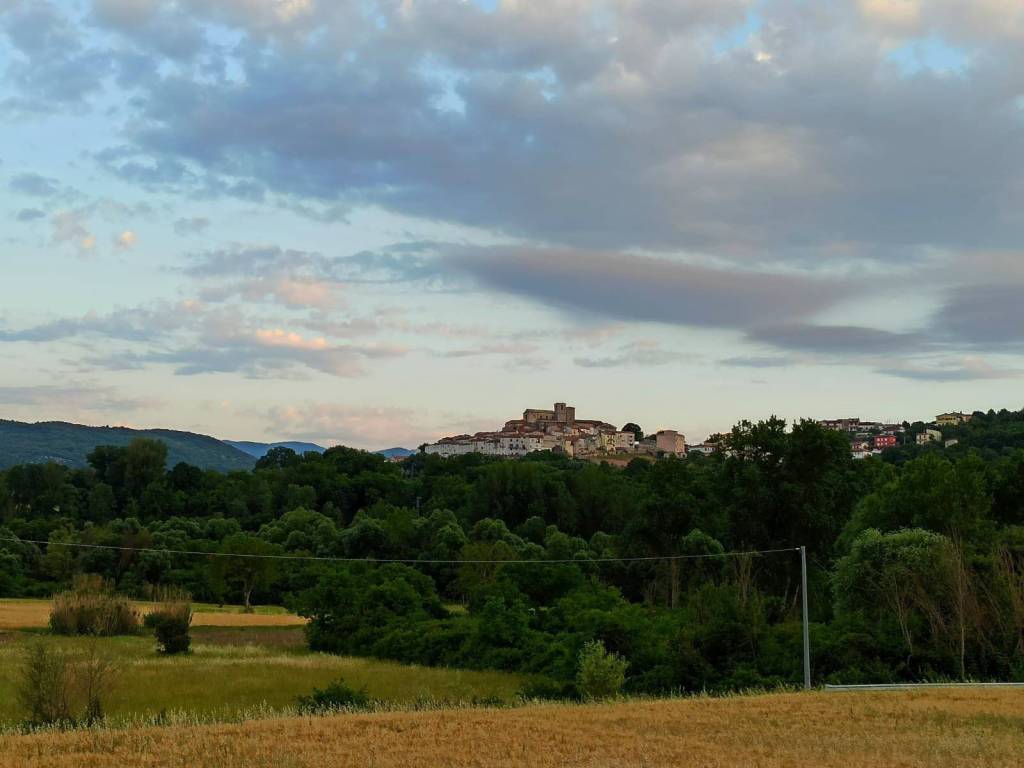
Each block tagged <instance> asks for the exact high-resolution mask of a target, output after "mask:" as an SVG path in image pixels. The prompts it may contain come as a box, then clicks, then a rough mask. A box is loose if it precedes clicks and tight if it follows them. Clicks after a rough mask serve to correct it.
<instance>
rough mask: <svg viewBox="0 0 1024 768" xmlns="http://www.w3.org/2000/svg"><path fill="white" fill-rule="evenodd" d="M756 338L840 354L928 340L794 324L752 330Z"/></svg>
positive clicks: (915, 346)
mask: <svg viewBox="0 0 1024 768" xmlns="http://www.w3.org/2000/svg"><path fill="white" fill-rule="evenodd" d="M747 335H748V337H749V338H750V339H752V340H753V341H759V342H763V343H767V344H771V345H773V346H776V347H780V348H782V349H788V350H793V351H795V352H816V353H820V354H825V355H834V356H837V357H841V356H844V355H851V354H852V355H874V354H883V353H893V352H903V351H909V350H918V351H920V350H922V348H923V346H924V345H925V344H927V340H926V339H925V338H924V337H923V336H921V335H920V334H917V333H894V332H892V331H884V330H880V329H878V328H867V327H864V326H858V325H808V324H803V323H795V324H791V325H781V326H765V327H759V328H755V329H752V330H751V331H749V332H748V334H747Z"/></svg>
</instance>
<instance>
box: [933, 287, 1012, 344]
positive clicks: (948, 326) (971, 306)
mask: <svg viewBox="0 0 1024 768" xmlns="http://www.w3.org/2000/svg"><path fill="white" fill-rule="evenodd" d="M932 323H933V325H934V327H935V328H936V330H937V331H939V332H940V333H945V334H948V335H949V336H950V337H952V338H953V339H955V340H957V341H963V342H969V343H971V344H978V345H987V346H996V345H1006V344H1010V345H1020V344H1021V343H1024V283H1008V284H1001V285H977V286H970V285H967V286H961V287H959V288H956V289H954V290H952V291H951V292H950V294H949V296H948V297H947V299H946V302H945V303H944V305H943V306H942V307H941V308H940V309H939V311H938V312H937V313H936V315H935V317H934V318H933V319H932Z"/></svg>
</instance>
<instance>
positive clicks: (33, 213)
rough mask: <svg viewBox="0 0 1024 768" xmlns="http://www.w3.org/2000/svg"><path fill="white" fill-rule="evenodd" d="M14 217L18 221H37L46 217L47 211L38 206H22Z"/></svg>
mask: <svg viewBox="0 0 1024 768" xmlns="http://www.w3.org/2000/svg"><path fill="white" fill-rule="evenodd" d="M14 218H16V219H17V220H18V221H35V220H36V219H43V218H46V212H45V211H41V210H39V209H38V208H22V209H21V210H20V211H18V213H17V214H15V217H14Z"/></svg>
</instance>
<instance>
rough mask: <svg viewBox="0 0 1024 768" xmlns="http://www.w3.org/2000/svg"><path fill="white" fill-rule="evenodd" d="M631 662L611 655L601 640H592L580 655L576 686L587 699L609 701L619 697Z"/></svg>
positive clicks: (616, 655) (613, 654)
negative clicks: (608, 699)
mask: <svg viewBox="0 0 1024 768" xmlns="http://www.w3.org/2000/svg"><path fill="white" fill-rule="evenodd" d="M628 667H629V662H628V661H626V660H625V659H623V658H622V657H621V656H619V655H618V654H615V653H610V652H609V651H608V650H607V649H605V647H604V643H603V642H601V641H600V640H591V641H590V642H588V643H586V644H585V645H584V646H583V649H582V650H581V651H580V655H579V667H578V671H577V673H576V686H577V687H578V688H579V690H580V693H581V694H583V697H584V698H586V699H607V698H611V697H612V696H616V695H618V693H619V691H621V690H622V684H623V683H624V682H625V681H626V669H628Z"/></svg>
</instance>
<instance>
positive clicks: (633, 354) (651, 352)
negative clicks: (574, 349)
mask: <svg viewBox="0 0 1024 768" xmlns="http://www.w3.org/2000/svg"><path fill="white" fill-rule="evenodd" d="M682 359H684V356H683V355H682V354H680V353H679V352H674V351H672V350H669V349H663V348H662V347H660V346H659V345H658V344H656V343H653V342H638V343H635V344H626V345H624V346H623V347H621V348H620V349H619V350H618V352H617V353H616V354H613V355H608V356H603V357H587V356H581V357H575V358H573V362H574V363H575V364H576V365H578V366H580V367H581V368H619V367H621V366H629V367H640V368H646V367H650V366H658V365H668V364H669V363H676V362H679V361H680V360H682Z"/></svg>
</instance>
